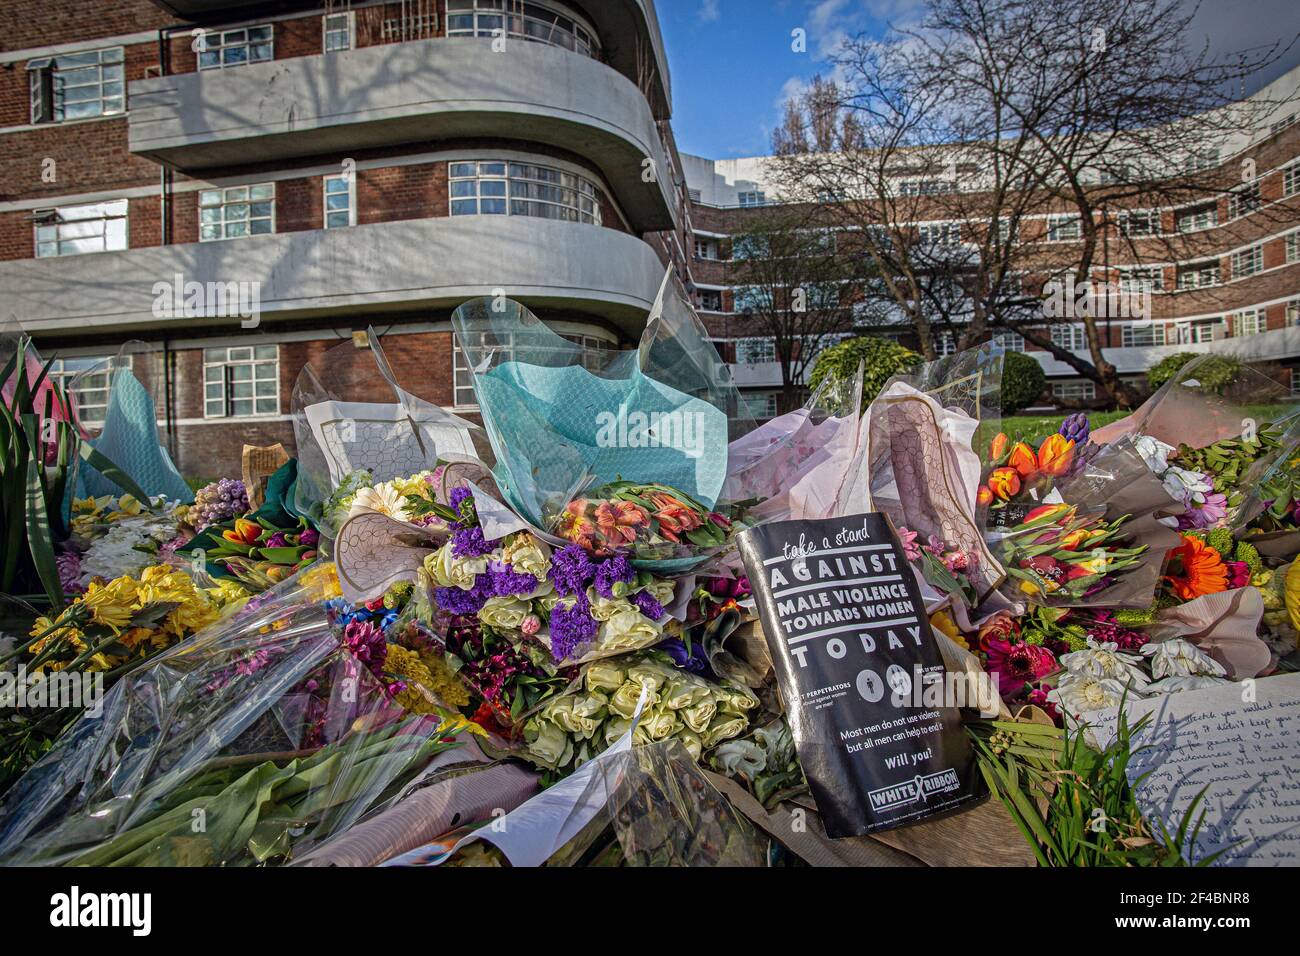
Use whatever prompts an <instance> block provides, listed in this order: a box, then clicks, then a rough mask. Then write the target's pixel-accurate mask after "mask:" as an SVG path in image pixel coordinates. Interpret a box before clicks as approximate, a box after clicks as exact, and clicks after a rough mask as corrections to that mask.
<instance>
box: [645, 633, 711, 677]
mask: <svg viewBox="0 0 1300 956" xmlns="http://www.w3.org/2000/svg"><path fill="white" fill-rule="evenodd" d="M655 650H657V651H663V652H664V653H665V654H667V655H668V656H669V657H671V658H672V659H673V663H674V664H676V665H677V666H678V667H680V668H681V669H682V670H684V671H689V672H690V673H692V674H700V675H701V676H704V677H712V676H713V668H711V667H710V666H709V661H708V658H706V657H705V656H704V654H703V653H702V652H703V650H704V648H702V647H701V646H700V645H699V644H698V643H692V644H691V646H690V648H689V649H688V648H687V647H686V643H685V642H684V641H682V640H681V638H676V637H674V638H672V639H671V640H667V641H664V642H663V643H662V644H656V645H655Z"/></svg>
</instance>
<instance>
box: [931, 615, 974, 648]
mask: <svg viewBox="0 0 1300 956" xmlns="http://www.w3.org/2000/svg"><path fill="white" fill-rule="evenodd" d="M930 626H931V627H932V628H934V629H935V630H936V631H939V632H940V633H941V634H944V635H946V636H948V637H949V638H951V639H952V642H953V643H954V644H956V645H957V646H958V647H961V648H964V649H966V650H970V645H969V644H967V643H966V638H964V637H962V635H961V631H960V630H959V629H958V627H957V622H956V621H954V620H953V619H952V615H951V614H949V613H948V612H947V611H935V612H934V613H933V614H931V615H930Z"/></svg>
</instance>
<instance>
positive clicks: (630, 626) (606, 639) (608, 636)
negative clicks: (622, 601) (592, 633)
mask: <svg viewBox="0 0 1300 956" xmlns="http://www.w3.org/2000/svg"><path fill="white" fill-rule="evenodd" d="M663 631H664V629H663V626H662V625H660V624H659V623H658V622H657V621H652V620H650V619H649V618H648V617H645V616H644V615H642V613H641V612H640V611H638V610H637V609H636V608H628V609H627V610H626V611H619V612H618V613H617V614H615V615H614V616H613V617H611V618H610V619H609V620H607V621H606V622H605V623H604V624H602V625H601V626H600V635H599V642H600V648H601V650H620V651H621V650H629V651H630V650H635V649H636V648H640V647H649V646H650V645H651V644H657V643H659V641H661V640H662V639H663Z"/></svg>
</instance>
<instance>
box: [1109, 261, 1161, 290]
mask: <svg viewBox="0 0 1300 956" xmlns="http://www.w3.org/2000/svg"><path fill="white" fill-rule="evenodd" d="M1119 289H1120V291H1121V292H1163V291H1165V270H1164V269H1162V268H1161V267H1160V266H1130V267H1128V268H1124V269H1120V270H1119Z"/></svg>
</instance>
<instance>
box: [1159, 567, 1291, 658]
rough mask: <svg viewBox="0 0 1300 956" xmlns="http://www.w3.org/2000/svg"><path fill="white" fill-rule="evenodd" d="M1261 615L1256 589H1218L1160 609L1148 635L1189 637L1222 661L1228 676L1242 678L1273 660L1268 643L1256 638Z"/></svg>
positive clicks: (1163, 637)
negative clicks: (1213, 592) (1191, 599)
mask: <svg viewBox="0 0 1300 956" xmlns="http://www.w3.org/2000/svg"><path fill="white" fill-rule="evenodd" d="M1263 617H1264V599H1263V598H1262V597H1260V594H1259V591H1258V590H1257V589H1255V588H1252V587H1244V588H1237V589H1236V590H1233V591H1220V592H1219V593H1218V594H1206V595H1204V596H1202V597H1198V598H1196V599H1195V600H1193V601H1188V602H1187V603H1186V604H1182V605H1179V606H1178V607H1171V608H1166V609H1165V610H1163V611H1161V612H1160V614H1159V616H1158V617H1157V618H1156V623H1155V624H1154V625H1153V626H1152V628H1151V637H1152V639H1153V640H1156V641H1162V640H1169V639H1172V638H1176V637H1180V638H1182V639H1183V640H1185V641H1189V642H1190V643H1192V644H1195V645H1196V646H1197V647H1199V648H1200V649H1201V650H1203V651H1204V652H1205V653H1207V654H1209V655H1210V656H1211V657H1212V658H1214V659H1215V660H1216V661H1218V662H1219V663H1220V664H1222V665H1223V667H1224V670H1226V671H1227V672H1228V673H1227V676H1228V677H1229V678H1230V679H1232V680H1244V679H1246V678H1248V677H1258V676H1259V675H1260V674H1263V673H1264V672H1265V671H1267V670H1268V669H1269V667H1270V666H1271V665H1272V663H1273V655H1272V654H1271V653H1270V652H1269V649H1268V645H1267V644H1265V643H1264V642H1263V641H1262V640H1260V638H1259V622H1260V620H1261V619H1262V618H1263Z"/></svg>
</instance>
